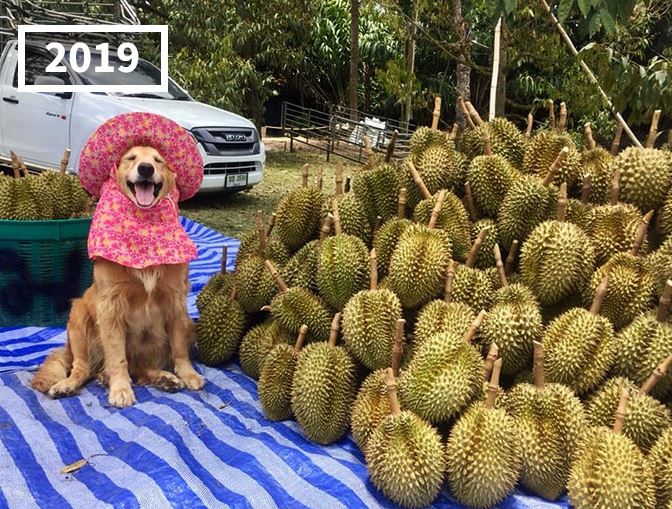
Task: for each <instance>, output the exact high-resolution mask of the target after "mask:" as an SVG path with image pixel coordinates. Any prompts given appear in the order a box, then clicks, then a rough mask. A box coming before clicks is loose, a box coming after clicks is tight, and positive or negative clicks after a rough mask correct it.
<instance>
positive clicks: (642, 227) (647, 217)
mask: <svg viewBox="0 0 672 509" xmlns="http://www.w3.org/2000/svg"><path fill="white" fill-rule="evenodd" d="M654 212H655V210H649V211H648V212H647V213H646V214H644V217H642V219H641V220H640V221H639V225H638V226H637V232H636V233H635V240H634V242H633V243H632V249H631V250H630V254H631V255H632V256H637V255H638V254H639V250H640V249H641V248H642V244H643V243H644V239H646V232H647V231H648V229H649V223H650V222H651V218H652V217H653V214H654Z"/></svg>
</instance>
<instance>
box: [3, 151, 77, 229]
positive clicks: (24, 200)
mask: <svg viewBox="0 0 672 509" xmlns="http://www.w3.org/2000/svg"><path fill="white" fill-rule="evenodd" d="M11 156H12V168H13V170H14V185H13V189H12V193H13V194H14V200H13V205H14V206H13V208H12V211H11V213H10V214H9V216H10V217H9V218H10V219H14V220H16V221H37V220H38V219H40V210H39V206H38V204H37V201H36V199H35V196H34V195H33V190H32V188H31V185H30V181H31V178H30V177H28V176H27V174H28V170H27V168H25V166H23V168H24V169H23V173H22V172H21V162H20V161H19V160H18V158H17V156H16V154H15V153H14V152H11ZM65 198H67V196H65Z"/></svg>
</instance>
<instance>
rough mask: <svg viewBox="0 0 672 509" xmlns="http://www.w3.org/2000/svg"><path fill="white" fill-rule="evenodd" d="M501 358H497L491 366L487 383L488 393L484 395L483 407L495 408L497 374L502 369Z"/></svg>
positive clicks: (497, 384)
mask: <svg viewBox="0 0 672 509" xmlns="http://www.w3.org/2000/svg"><path fill="white" fill-rule="evenodd" d="M502 362H503V361H502V359H497V360H496V361H495V363H494V365H493V366H492V375H491V376H490V383H489V384H488V393H487V395H486V396H485V408H495V400H496V399H497V393H498V392H499V374H500V373H501V371H502Z"/></svg>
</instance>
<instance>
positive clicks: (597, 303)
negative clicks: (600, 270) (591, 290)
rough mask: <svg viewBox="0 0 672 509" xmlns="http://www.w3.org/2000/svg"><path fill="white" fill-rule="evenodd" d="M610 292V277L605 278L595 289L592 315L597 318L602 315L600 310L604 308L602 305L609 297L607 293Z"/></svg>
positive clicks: (591, 309) (591, 308)
mask: <svg viewBox="0 0 672 509" xmlns="http://www.w3.org/2000/svg"><path fill="white" fill-rule="evenodd" d="M608 290H609V275H608V274H607V275H606V276H604V278H603V279H602V281H600V284H599V285H598V286H597V288H596V289H595V296H594V297H593V303H592V304H591V306H590V314H591V315H593V316H597V315H599V314H600V309H601V308H602V303H603V302H604V298H605V297H606V296H607V291H608Z"/></svg>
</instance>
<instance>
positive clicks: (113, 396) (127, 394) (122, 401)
mask: <svg viewBox="0 0 672 509" xmlns="http://www.w3.org/2000/svg"><path fill="white" fill-rule="evenodd" d="M107 401H108V402H109V403H110V405H112V406H116V407H119V408H124V407H127V406H131V405H132V404H133V403H135V394H134V393H133V389H131V388H130V387H120V388H115V389H110V394H109V396H108V397H107Z"/></svg>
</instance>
